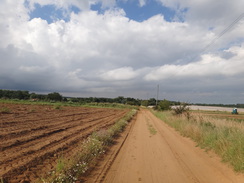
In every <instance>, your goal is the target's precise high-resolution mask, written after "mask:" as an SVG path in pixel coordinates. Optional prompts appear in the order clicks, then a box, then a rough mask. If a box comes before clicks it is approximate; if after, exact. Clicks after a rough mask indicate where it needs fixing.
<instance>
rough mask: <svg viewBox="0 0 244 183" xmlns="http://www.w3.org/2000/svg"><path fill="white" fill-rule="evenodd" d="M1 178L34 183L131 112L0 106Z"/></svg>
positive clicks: (43, 106)
mask: <svg viewBox="0 0 244 183" xmlns="http://www.w3.org/2000/svg"><path fill="white" fill-rule="evenodd" d="M4 108H5V109H8V110H6V111H3V110H2V111H1V112H0V177H3V179H4V181H5V182H11V183H12V182H21V181H26V182H33V181H35V180H37V179H38V178H39V177H41V176H43V175H44V174H45V173H47V172H48V171H50V170H52V169H53V168H55V165H56V161H57V159H58V157H60V156H61V155H62V156H66V157H67V156H70V155H72V154H73V153H75V152H76V151H77V149H78V148H77V147H78V145H79V143H80V142H81V141H82V140H83V139H84V138H86V137H87V136H88V135H90V134H91V133H92V132H93V131H95V130H98V129H101V128H107V127H109V126H111V125H112V124H114V122H115V121H116V120H117V119H119V118H121V117H122V116H124V115H125V114H126V112H127V110H117V109H104V108H103V109H101V108H83V107H62V108H61V109H54V107H53V106H48V105H23V104H0V109H4Z"/></svg>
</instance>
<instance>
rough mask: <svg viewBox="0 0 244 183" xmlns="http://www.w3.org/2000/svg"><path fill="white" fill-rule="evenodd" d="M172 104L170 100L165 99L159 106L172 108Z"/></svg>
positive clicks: (162, 108) (163, 108)
mask: <svg viewBox="0 0 244 183" xmlns="http://www.w3.org/2000/svg"><path fill="white" fill-rule="evenodd" d="M170 104H171V102H170V101H168V100H165V99H164V100H162V101H160V102H159V106H158V107H159V109H160V110H169V109H170V108H171V107H170Z"/></svg>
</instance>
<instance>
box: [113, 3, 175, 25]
mask: <svg viewBox="0 0 244 183" xmlns="http://www.w3.org/2000/svg"><path fill="white" fill-rule="evenodd" d="M118 5H119V7H120V8H122V9H124V11H125V12H126V16H127V17H128V18H130V19H132V20H135V21H138V22H142V21H144V20H147V19H149V18H150V17H152V16H155V15H158V14H162V15H164V19H165V20H166V21H168V22H171V21H172V19H173V18H174V16H175V11H173V10H172V9H170V8H167V7H164V6H162V5H161V4H159V3H158V2H156V1H153V0H149V1H147V3H146V5H145V6H142V7H140V6H139V4H138V2H137V1H127V2H122V1H119V3H118Z"/></svg>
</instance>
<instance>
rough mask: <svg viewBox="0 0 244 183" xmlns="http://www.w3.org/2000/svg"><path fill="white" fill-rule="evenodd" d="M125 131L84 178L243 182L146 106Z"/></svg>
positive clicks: (125, 182) (117, 182)
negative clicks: (92, 170)
mask: <svg viewBox="0 0 244 183" xmlns="http://www.w3.org/2000/svg"><path fill="white" fill-rule="evenodd" d="M152 129H154V130H156V134H155V133H154V132H153V130H152ZM128 131H129V132H126V133H125V134H124V135H123V139H124V140H122V141H120V142H118V144H117V147H116V149H115V150H114V149H113V148H112V150H111V151H110V152H109V153H108V156H107V157H108V158H105V160H104V161H103V163H102V164H100V165H98V167H99V170H96V173H95V174H93V175H92V178H91V177H90V179H89V177H88V178H87V182H106V183H135V182H145V183H162V182H163V183H218V182H221V183H243V182H244V175H243V174H237V173H235V172H234V171H233V170H232V169H231V168H230V167H229V166H228V165H227V164H224V163H222V162H221V160H220V158H219V157H217V156H216V155H215V154H214V153H212V152H206V151H204V150H203V149H200V148H199V147H196V143H194V142H193V141H192V140H190V139H189V138H185V137H182V136H180V135H179V133H178V132H176V131H175V130H174V129H172V128H171V127H169V126H168V125H166V124H165V123H163V122H162V121H161V120H159V119H158V118H156V117H155V116H154V115H153V114H152V113H151V112H149V111H148V110H145V109H143V110H141V111H139V113H138V115H137V118H136V120H135V122H134V123H132V124H131V126H130V128H129V130H128ZM104 162H105V163H104Z"/></svg>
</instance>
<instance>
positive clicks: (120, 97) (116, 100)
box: [114, 96, 126, 104]
mask: <svg viewBox="0 0 244 183" xmlns="http://www.w3.org/2000/svg"><path fill="white" fill-rule="evenodd" d="M114 102H115V103H120V104H125V103H126V99H125V98H124V97H123V96H118V97H117V98H115V99H114Z"/></svg>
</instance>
